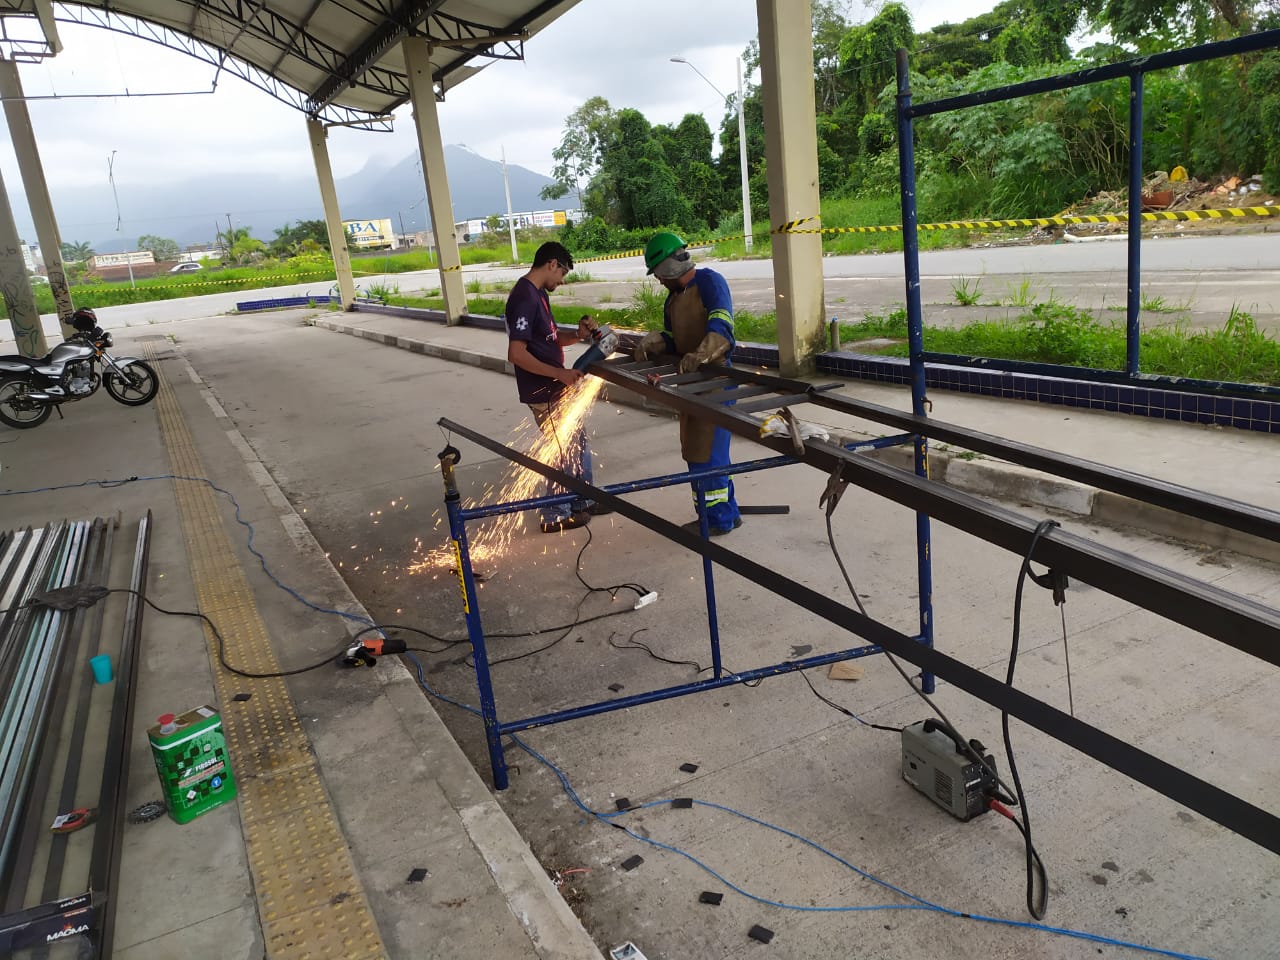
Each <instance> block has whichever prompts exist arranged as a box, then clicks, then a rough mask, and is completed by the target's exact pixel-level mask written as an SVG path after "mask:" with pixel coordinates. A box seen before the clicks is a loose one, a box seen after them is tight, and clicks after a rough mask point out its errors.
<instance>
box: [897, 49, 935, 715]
mask: <svg viewBox="0 0 1280 960" xmlns="http://www.w3.org/2000/svg"><path fill="white" fill-rule="evenodd" d="M897 60H898V182H899V184H900V186H901V189H902V258H903V261H904V266H905V268H906V269H905V272H906V284H907V341H908V347H909V349H910V351H911V411H912V413H914V414H915V415H916V416H918V417H923V416H925V415H926V413H925V377H924V316H923V313H922V311H921V308H920V241H919V237H918V235H917V233H916V150H915V141H914V137H915V132H914V129H913V127H912V122H911V117H910V116H909V115H908V114H907V110H908V109H909V108H910V106H911V75H910V72H909V68H908V63H907V51H906V50H903V49H899V50H898V55H897ZM915 453H916V457H915V460H916V476H919V477H928V476H929V441H928V438H926V437H925V436H924V435H923V434H917V435H916V438H915ZM929 551H930V547H929V515H928V514H926V513H919V512H917V513H916V575H917V579H918V582H919V586H920V637H919V639H920V642H921V643H923V644H924V645H925V646H927V647H932V646H933V571H932V568H931V566H930V563H931V561H930V556H929ZM933 686H934V685H933V674H932V673H927V672H922V673H921V674H920V689H921V690H923V691H924V692H925V693H933Z"/></svg>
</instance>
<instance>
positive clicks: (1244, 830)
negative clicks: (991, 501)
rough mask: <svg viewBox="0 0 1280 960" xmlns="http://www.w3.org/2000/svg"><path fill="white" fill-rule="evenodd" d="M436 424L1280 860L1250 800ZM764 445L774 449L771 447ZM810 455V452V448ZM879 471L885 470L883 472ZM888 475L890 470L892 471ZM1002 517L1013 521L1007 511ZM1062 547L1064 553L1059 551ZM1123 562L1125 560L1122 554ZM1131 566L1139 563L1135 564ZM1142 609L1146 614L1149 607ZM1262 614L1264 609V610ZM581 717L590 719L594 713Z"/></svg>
mask: <svg viewBox="0 0 1280 960" xmlns="http://www.w3.org/2000/svg"><path fill="white" fill-rule="evenodd" d="M602 366H607V364H595V365H593V369H596V368H599V367H602ZM437 422H438V423H439V425H440V426H441V427H442V428H444V429H445V430H446V431H449V432H450V433H452V434H457V435H458V436H461V437H465V438H466V439H468V440H470V441H472V442H473V443H475V444H477V445H478V446H481V447H483V448H484V449H486V450H490V451H492V452H494V453H497V454H499V455H500V456H503V457H505V458H507V459H508V460H510V461H512V462H513V463H517V464H519V465H520V466H523V467H525V468H526V469H529V470H532V471H534V472H535V473H538V474H540V475H542V476H544V477H547V478H548V479H550V480H554V481H555V482H556V483H559V484H563V485H564V486H565V487H566V488H567V489H569V490H571V491H573V492H574V493H577V494H579V495H580V496H584V497H590V498H591V499H593V500H595V501H596V502H598V503H603V504H606V505H607V506H609V507H612V508H613V509H614V510H615V511H616V512H617V513H619V514H621V515H622V516H624V517H627V518H628V519H630V520H634V521H635V522H637V523H639V524H641V525H642V526H644V527H647V528H649V529H650V530H653V531H654V532H655V533H658V534H660V535H661V536H663V537H665V538H666V539H668V540H671V541H672V542H674V543H676V544H678V545H679V546H682V547H684V548H685V549H687V550H692V551H693V552H695V553H698V554H700V555H702V556H703V557H705V558H708V559H710V560H712V561H713V562H715V563H718V564H719V565H720V566H722V567H724V568H726V569H728V570H731V571H733V572H734V573H737V574H738V575H740V576H742V577H745V578H746V579H748V580H750V581H752V582H753V583H756V584H758V585H759V586H761V587H764V588H765V589H766V590H769V591H770V592H772V593H774V594H777V595H778V596H781V597H784V598H786V599H788V600H790V601H792V602H793V603H796V604H798V605H799V606H801V607H803V608H804V609H805V610H807V611H809V612H811V613H813V614H815V615H817V616H819V617H821V618H823V619H824V620H827V621H828V622H830V623H833V624H835V625H836V626H839V627H841V628H843V629H845V630H848V631H849V632H850V633H854V634H857V635H858V636H860V637H863V638H865V639H866V640H869V641H870V642H872V643H874V644H877V645H879V646H880V647H882V648H883V649H885V650H887V651H889V652H890V653H893V654H895V655H897V656H899V657H901V658H902V659H904V660H906V661H908V662H910V663H913V664H915V665H916V666H918V667H920V668H921V670H922V671H923V672H926V673H932V674H935V675H936V676H938V677H940V678H941V679H943V680H945V681H947V682H949V683H952V684H954V685H955V686H957V687H959V688H960V689H962V690H964V691H966V692H967V693H970V694H972V695H973V696H975V697H977V698H978V699H980V700H982V701H984V702H986V703H988V704H990V705H991V706H993V707H995V708H996V709H998V710H1001V711H1003V712H1007V713H1008V714H1009V715H1010V716H1013V717H1017V718H1018V719H1020V720H1022V721H1024V722H1025V723H1028V724H1030V725H1031V726H1033V727H1035V728H1036V729H1038V730H1042V731H1043V732H1045V733H1047V734H1048V735H1049V736H1051V737H1054V738H1055V739H1057V740H1060V741H1061V742H1063V743H1065V744H1067V745H1068V746H1070V747H1072V748H1074V749H1076V750H1079V751H1080V752H1081V753H1085V754H1088V755H1089V756H1091V757H1093V758H1094V759H1096V760H1099V761H1101V762H1102V763H1104V764H1106V765H1107V766H1109V767H1111V768H1112V769H1114V770H1116V771H1118V772H1120V773H1123V774H1124V775H1125V776H1127V777H1130V778H1132V779H1134V780H1136V781H1137V782H1139V783H1142V784H1145V785H1146V786H1148V787H1150V788H1151V789H1153V790H1155V791H1157V792H1158V793H1161V794H1163V795H1164V796H1166V797H1169V798H1170V799H1172V800H1174V801H1175V802H1177V803H1180V804H1182V805H1184V806H1186V807H1188V808H1189V809H1192V810H1195V811H1197V812H1198V813H1200V814H1202V815H1203V816H1205V817H1207V818H1209V819H1210V820H1213V821H1214V822H1215V823H1218V824H1220V825H1222V826H1224V827H1226V828H1227V829H1228V830H1231V831H1233V832H1234V833H1237V834H1239V835H1240V836H1242V837H1245V838H1246V839H1248V840H1251V841H1252V842H1254V843H1256V844H1258V845H1259V846H1262V847H1265V848H1266V849H1268V850H1270V851H1272V852H1273V853H1280V817H1277V816H1276V815H1275V814H1273V813H1270V812H1269V811H1266V810H1263V809H1261V808H1260V807H1257V806H1254V805H1253V804H1251V803H1249V802H1248V801H1246V800H1243V799H1241V798H1239V797H1237V796H1234V795H1233V794H1230V793H1228V792H1226V791H1225V790H1223V789H1221V788H1219V787H1217V786H1214V785H1213V784H1211V783H1208V782H1207V781H1204V780H1201V779H1200V778H1198V777H1196V776H1194V775H1192V774H1190V773H1187V772H1186V771H1184V770H1181V769H1179V768H1177V767H1175V766H1173V765H1172V764H1170V763H1167V762H1165V761H1164V760H1161V759H1160V758H1159V757H1155V756H1153V755H1151V754H1149V753H1147V752H1145V751H1143V750H1140V749H1138V748H1137V747H1135V746H1133V745H1132V744H1129V743H1126V742H1125V741H1123V740H1120V739H1119V738H1117V737H1114V736H1112V735H1111V734H1109V733H1106V732H1105V731H1103V730H1099V729H1098V728H1097V727H1094V726H1092V725H1090V724H1087V723H1085V722H1084V721H1082V720H1078V719H1076V718H1075V717H1073V716H1071V715H1069V714H1066V713H1063V712H1062V711H1061V710H1059V709H1057V708H1056V707H1053V706H1050V705H1049V704H1047V703H1044V702H1043V701H1041V700H1037V699H1036V698H1035V697H1032V696H1031V695H1029V694H1026V693H1023V692H1022V691H1020V690H1018V689H1017V688H1016V687H1012V686H1009V685H1008V684H1006V683H1004V682H1002V681H1000V680H998V679H996V678H995V677H991V676H989V675H988V674H986V673H984V672H983V671H981V670H979V669H976V668H974V667H971V666H969V665H968V664H965V663H962V662H961V661H959V660H956V659H954V658H952V657H949V656H947V655H946V654H943V653H939V652H938V651H937V650H935V649H934V648H932V647H929V646H926V645H925V644H923V643H919V642H917V641H916V640H915V639H913V638H912V637H908V636H907V635H906V634H903V633H900V632H898V631H897V630H894V629H893V628H892V627H889V626H887V625H885V624H883V623H880V622H879V621H877V620H873V619H871V618H870V617H867V616H864V615H863V614H861V613H859V612H858V611H856V610H853V609H851V608H849V607H847V606H844V605H843V604H840V603H837V602H836V601H835V600H833V599H832V598H831V597H828V596H826V595H825V594H821V593H818V592H817V591H816V590H812V589H810V588H809V587H806V586H803V585H802V584H799V583H797V582H795V581H794V580H793V579H791V578H790V577H787V576H784V575H783V574H780V573H776V572H775V571H773V570H770V569H769V568H768V567H765V566H763V565H761V564H758V563H756V562H755V561H754V560H750V559H748V558H746V557H743V556H741V555H739V554H737V553H734V552H733V551H731V550H729V549H727V548H725V547H722V546H720V545H719V544H718V543H716V542H715V541H713V540H710V539H703V538H701V537H698V536H696V535H694V534H692V533H689V532H688V531H686V530H684V529H683V528H681V527H679V526H677V525H676V524H674V523H671V522H670V521H668V520H665V519H663V518H662V517H659V516H657V515H656V514H653V513H650V512H649V511H647V510H645V509H644V508H642V507H639V506H636V505H635V504H632V503H629V502H628V501H626V500H623V499H621V498H620V497H615V496H613V495H612V494H609V493H607V492H605V491H604V490H602V489H600V488H598V487H594V486H592V485H591V484H588V483H584V482H583V481H581V480H580V479H578V478H577V477H572V476H569V475H568V474H566V473H563V472H561V471H559V470H556V469H554V468H552V467H548V466H547V465H546V464H544V463H542V462H540V461H538V460H536V459H534V458H533V457H530V456H528V455H527V454H524V453H521V452H520V451H518V450H514V449H512V448H511V447H508V446H505V445H504V444H502V443H500V442H498V441H496V440H492V439H490V438H489V437H487V436H485V435H484V434H482V433H478V432H477V431H474V430H471V429H469V428H468V427H464V426H463V425H461V424H459V423H455V422H454V421H452V420H449V419H448V418H441V419H440V420H439V421H437ZM722 425H723V424H722ZM761 442H765V441H761ZM784 442H788V443H789V440H784ZM766 445H770V444H767V443H766ZM810 449H812V445H811V446H810ZM837 449H839V448H837ZM806 459H807V458H806ZM810 462H812V461H810ZM876 466H880V465H878V464H877V465H876ZM846 469H847V467H846ZM887 469H890V470H892V468H887ZM892 472H893V473H895V474H901V475H902V476H904V477H906V478H907V479H908V480H913V481H914V480H917V479H919V478H917V477H915V476H914V475H912V474H904V473H903V471H900V470H892ZM926 482H927V481H926ZM877 492H878V491H877ZM984 506H985V505H984ZM1002 512H1003V513H1008V511H1002ZM1011 516H1016V515H1011ZM1019 519H1021V518H1019ZM1025 522H1026V523H1028V524H1030V528H1031V529H1033V528H1034V526H1035V525H1034V524H1033V523H1031V522H1030V521H1025ZM1053 535H1054V536H1055V537H1058V536H1061V533H1060V531H1053ZM1048 539H1049V538H1048V537H1047V536H1046V537H1044V538H1042V539H1041V544H1043V545H1045V546H1047V543H1048ZM1076 539H1078V538H1076ZM1028 542H1029V537H1028ZM1059 546H1061V545H1060V544H1059ZM1024 548H1025V545H1024ZM1119 556H1125V555H1123V554H1120V555H1119ZM1037 559H1040V560H1043V559H1045V557H1044V554H1043V553H1040V554H1039V555H1038V556H1037ZM1128 559H1129V560H1133V558H1128ZM1146 566H1151V565H1146ZM1154 569H1158V568H1154ZM1172 576H1175V577H1176V576H1177V575H1176V574H1174V575H1172ZM1211 589H1212V588H1211ZM1218 593H1220V594H1224V595H1225V596H1227V597H1231V596H1234V595H1232V594H1225V592H1224V591H1218ZM1139 605H1140V606H1146V604H1139ZM1256 606H1259V607H1261V605H1256ZM1148 609H1150V607H1148ZM1262 609H1263V610H1266V611H1267V612H1269V613H1270V614H1271V616H1272V618H1273V619H1274V618H1275V616H1276V614H1275V611H1273V610H1270V609H1269V608H1262ZM1274 629H1275V628H1274V627H1273V628H1272V630H1273V634H1272V639H1273V640H1274V639H1275V637H1276V636H1277V635H1276V634H1275V633H1274ZM1273 662H1274V661H1273ZM690 692H693V691H690ZM664 693H665V691H656V692H655V695H662V694H664ZM579 709H580V710H583V711H590V710H591V709H593V708H579ZM583 715H584V716H585V715H589V713H588V712H583ZM531 719H532V720H533V721H535V722H549V718H548V717H542V718H531ZM503 727H504V728H506V729H514V727H507V725H503Z"/></svg>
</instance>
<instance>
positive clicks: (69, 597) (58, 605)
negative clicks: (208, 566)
mask: <svg viewBox="0 0 1280 960" xmlns="http://www.w3.org/2000/svg"><path fill="white" fill-rule="evenodd" d="M113 593H127V594H130V595H132V596H135V597H137V598H138V599H139V600H141V601H142V602H143V603H145V604H146V605H147V606H148V607H150V608H151V609H152V610H154V611H156V613H163V614H164V615H165V616H168V617H191V618H192V619H197V620H203V621H204V623H205V625H206V626H207V627H208V628H209V632H210V633H212V634H213V636H214V639H215V640H217V641H218V662H219V663H221V664H222V667H223V669H224V670H226V671H227V672H228V673H234V674H235V675H236V676H237V677H247V678H248V679H250V680H265V679H269V678H272V677H292V676H295V675H297V674H299V673H307V672H309V671H311V670H317V669H319V668H320V667H324V666H329V665H330V664H332V663H333V659H334V656H336V654H330V655H329V656H327V657H325V658H324V659H323V660H321V661H319V662H318V663H313V664H310V665H308V666H305V667H297V668H295V669H293V670H281V671H280V672H278V673H250V672H248V671H246V670H240V669H237V668H236V667H233V666H231V664H229V663H228V662H227V657H226V649H225V647H226V644H225V642H224V640H223V638H222V632H221V631H220V630H219V629H218V626H217V624H215V623H214V622H213V621H212V620H211V619H209V617H208V616H207V615H205V614H203V613H201V612H200V611H198V610H166V609H165V608H164V607H162V606H160V605H159V604H158V603H156V602H155V601H154V600H152V599H151V598H150V597H148V596H146V595H145V594H143V593H141V592H140V591H138V590H134V589H132V588H130V587H101V586H96V585H91V586H89V587H87V588H84V587H83V585H80V586H76V587H63V588H61V589H60V590H49V591H47V592H45V593H43V594H37V595H36V596H34V597H32V598H31V599H30V600H28V601H27V603H26V604H24V606H28V607H36V606H40V607H48V608H50V609H53V610H63V611H66V610H73V609H75V608H76V607H89V606H92V605H93V604H95V603H97V602H98V601H99V600H102V599H105V598H106V597H108V596H110V595H111V594H113ZM82 598H85V599H87V602H85V599H82ZM346 647H347V644H344V645H343V649H346ZM339 652H340V651H339Z"/></svg>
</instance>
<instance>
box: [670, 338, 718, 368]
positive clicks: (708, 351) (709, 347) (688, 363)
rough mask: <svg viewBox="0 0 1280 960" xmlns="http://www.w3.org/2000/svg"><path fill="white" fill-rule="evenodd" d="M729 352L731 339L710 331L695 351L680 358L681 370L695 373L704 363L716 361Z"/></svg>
mask: <svg viewBox="0 0 1280 960" xmlns="http://www.w3.org/2000/svg"><path fill="white" fill-rule="evenodd" d="M728 352H729V341H728V340H726V339H725V338H724V337H722V336H720V334H718V333H708V334H707V335H706V336H705V337H703V338H702V342H701V343H700V344H698V349H697V350H695V351H693V353H686V354H685V355H684V356H683V357H681V358H680V372H681V373H693V371H695V370H697V369H698V367H700V366H702V365H703V364H704V363H715V362H716V361H717V360H719V359H720V358H721V357H723V356H724V355H725V354H726V353H728Z"/></svg>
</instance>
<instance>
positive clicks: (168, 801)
mask: <svg viewBox="0 0 1280 960" xmlns="http://www.w3.org/2000/svg"><path fill="white" fill-rule="evenodd" d="M147 738H148V739H149V740H150V741H151V756H152V759H154V760H155V763H156V773H158V774H159V775H160V788H161V789H162V790H163V791H164V802H165V806H167V807H168V808H169V816H171V817H172V818H173V819H174V820H176V821H177V822H178V823H190V822H191V821H192V820H194V819H195V818H196V817H198V816H200V814H202V813H207V812H208V811H210V810H212V809H213V808H214V807H220V806H222V805H223V804H224V803H227V802H228V801H230V800H233V799H235V795H236V783H235V778H234V777H233V776H232V774H231V762H230V760H229V759H228V757H227V744H226V741H225V740H224V739H223V737H222V717H221V716H220V715H219V713H218V711H217V710H215V709H214V708H213V707H210V706H207V705H206V706H201V707H196V708H195V709H194V710H188V711H187V712H186V713H184V714H181V715H180V716H176V717H175V716H174V715H173V714H171V713H166V714H164V715H163V716H161V717H160V718H159V719H158V720H157V722H156V724H155V725H154V726H152V727H150V728H149V729H148V730H147Z"/></svg>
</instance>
